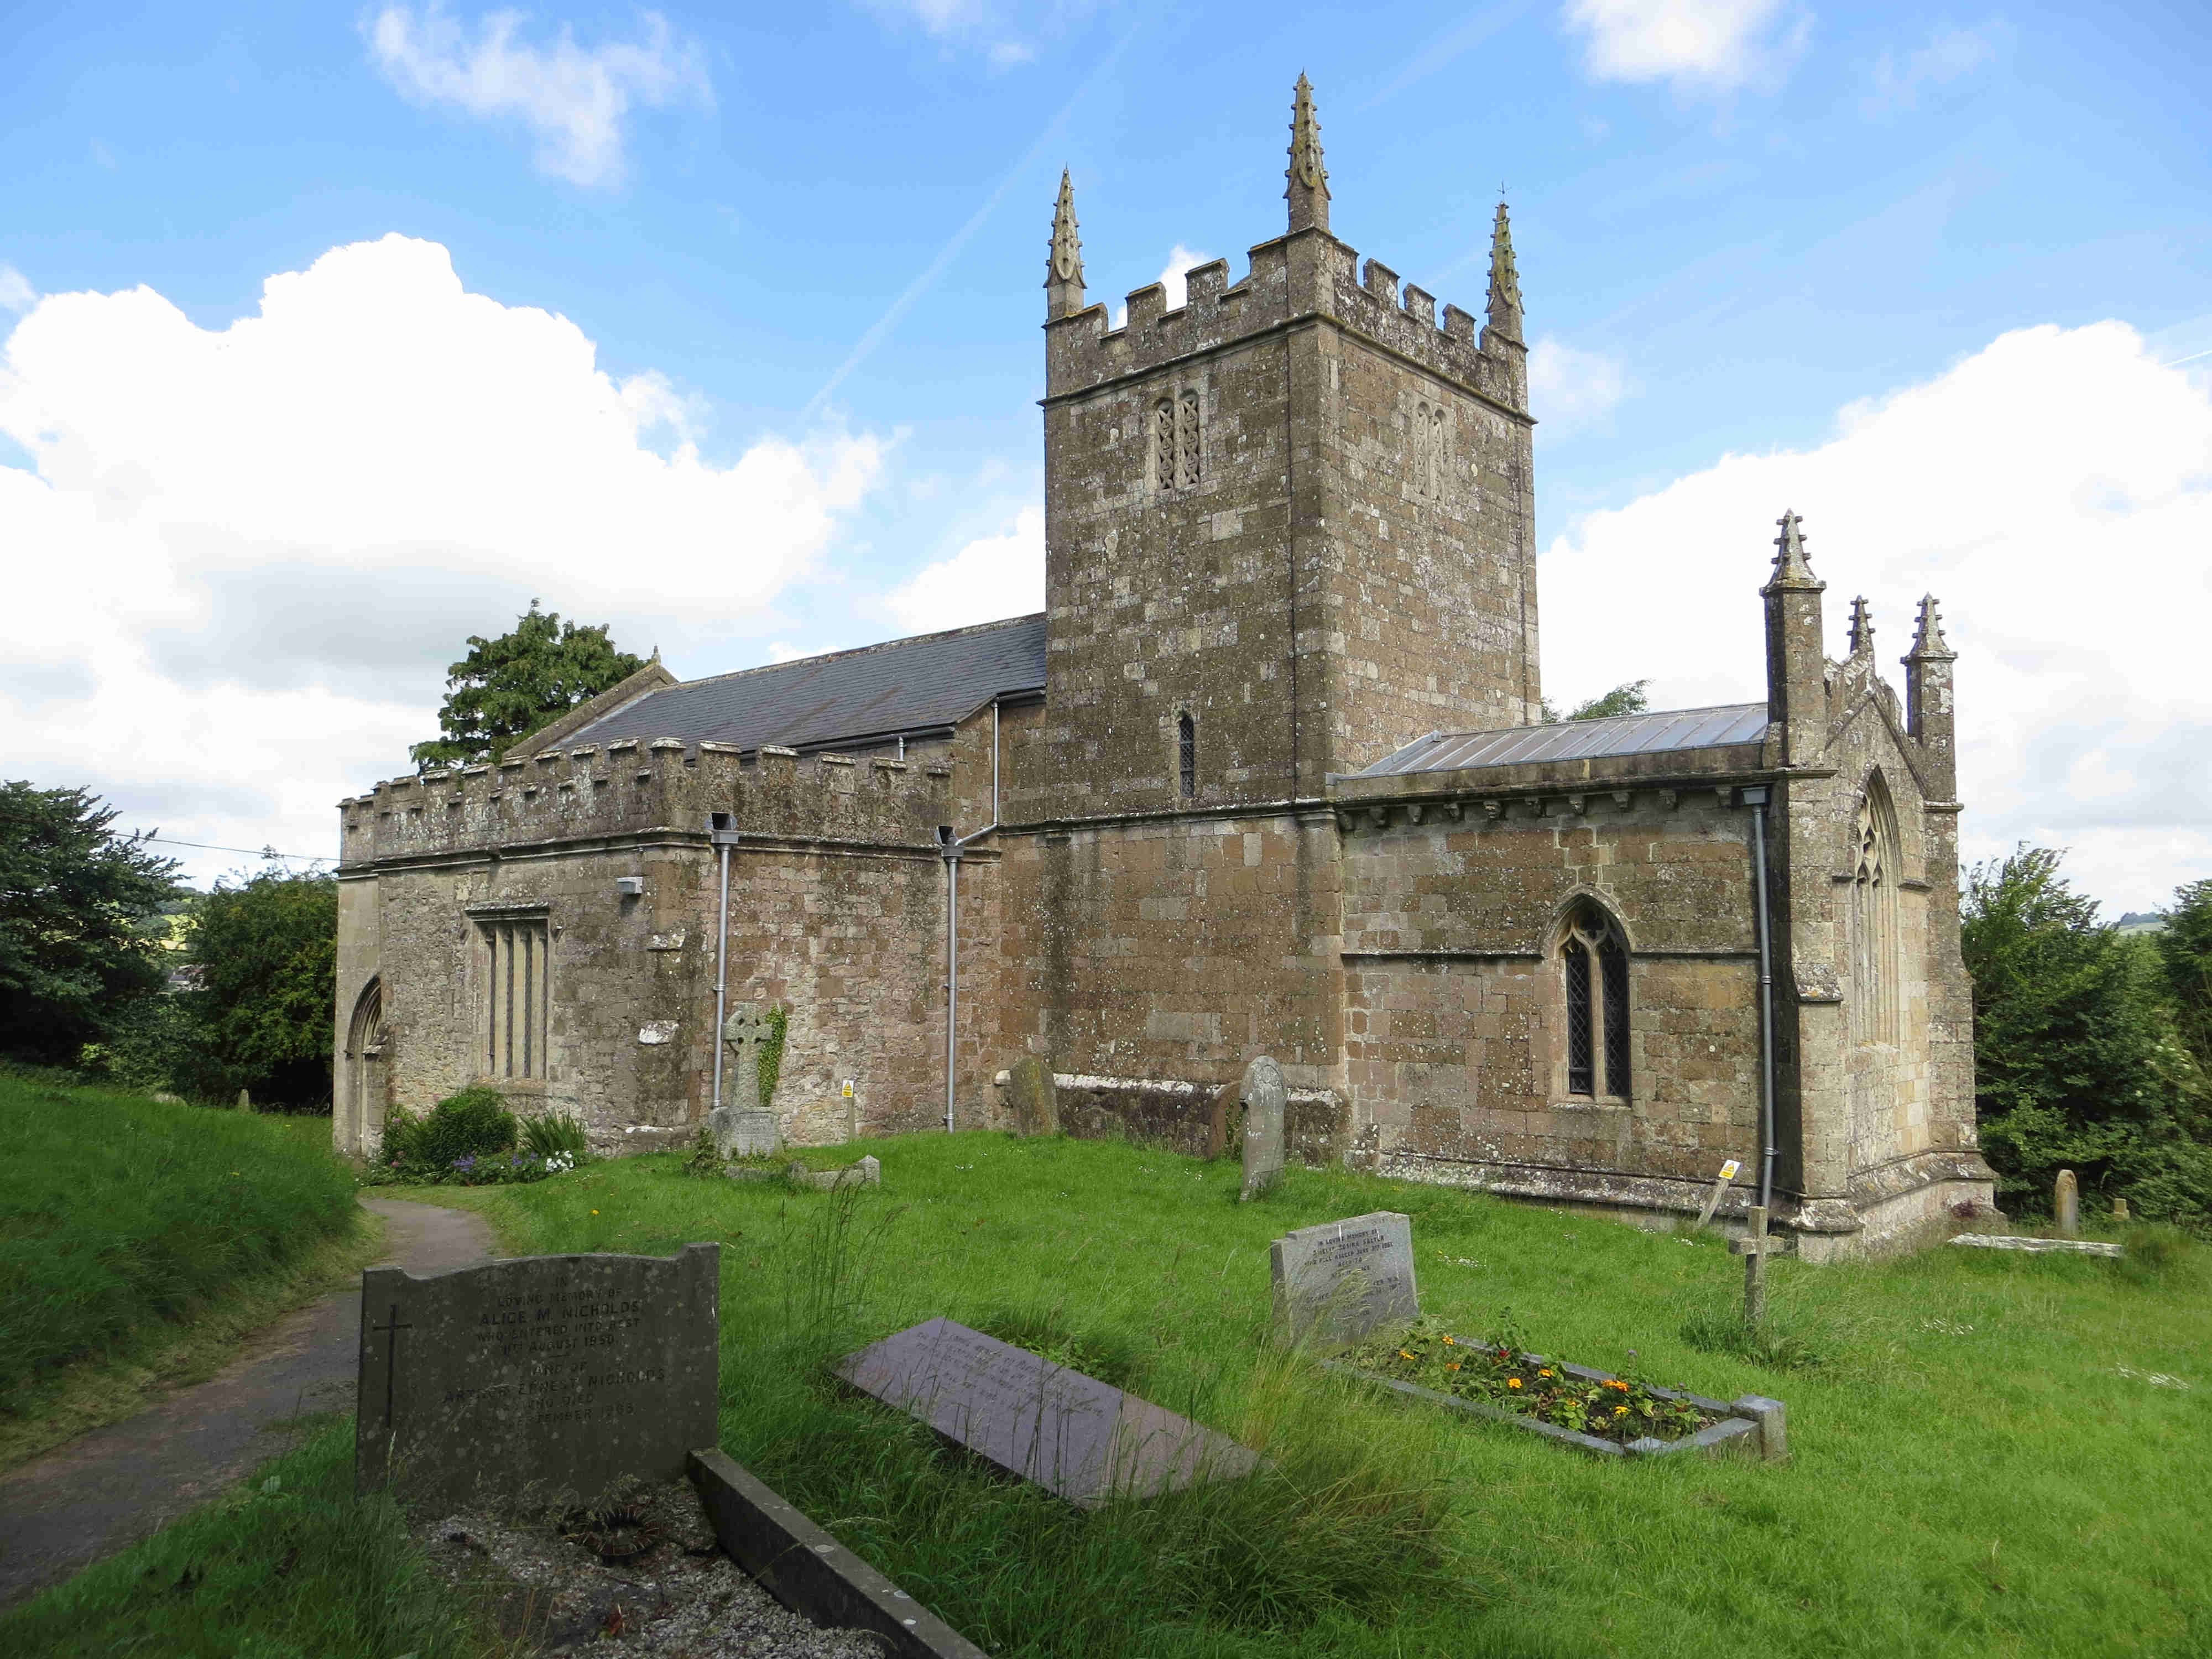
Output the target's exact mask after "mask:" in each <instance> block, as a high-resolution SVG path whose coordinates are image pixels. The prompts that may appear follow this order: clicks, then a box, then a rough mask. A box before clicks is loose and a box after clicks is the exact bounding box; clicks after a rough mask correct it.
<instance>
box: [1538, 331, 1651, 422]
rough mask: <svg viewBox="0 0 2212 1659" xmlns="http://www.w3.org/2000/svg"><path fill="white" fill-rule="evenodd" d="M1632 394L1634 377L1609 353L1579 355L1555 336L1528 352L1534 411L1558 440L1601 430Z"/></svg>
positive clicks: (1593, 352) (1543, 338)
mask: <svg viewBox="0 0 2212 1659" xmlns="http://www.w3.org/2000/svg"><path fill="white" fill-rule="evenodd" d="M1627 395H1628V374H1627V371H1626V369H1624V368H1622V367H1621V365H1620V361H1619V360H1618V359H1616V358H1613V357H1608V356H1606V355H1605V354H1604V353H1603V352H1599V351H1579V350H1577V349H1575V348H1574V347H1573V346H1571V345H1565V344H1563V343H1560V342H1559V340H1558V339H1557V338H1555V337H1553V336H1552V335H1549V334H1547V335H1545V336H1544V337H1542V338H1541V339H1539V340H1538V341H1537V342H1536V343H1535V345H1534V347H1533V348H1531V349H1530V350H1529V353H1528V407H1529V412H1530V413H1531V414H1533V415H1534V416H1535V417H1536V418H1537V420H1538V421H1539V422H1542V424H1541V425H1540V426H1539V427H1538V428H1536V430H1537V431H1538V432H1539V433H1540V434H1549V435H1552V436H1553V437H1563V436H1565V435H1567V434H1569V433H1571V432H1576V431H1579V430H1581V429H1583V428H1587V427H1591V426H1595V425H1597V424H1598V423H1599V422H1602V421H1603V420H1604V419H1605V417H1606V416H1608V415H1610V414H1612V413H1613V410H1614V409H1615V408H1616V407H1618V406H1619V404H1620V400H1621V399H1622V398H1626V396H1627Z"/></svg>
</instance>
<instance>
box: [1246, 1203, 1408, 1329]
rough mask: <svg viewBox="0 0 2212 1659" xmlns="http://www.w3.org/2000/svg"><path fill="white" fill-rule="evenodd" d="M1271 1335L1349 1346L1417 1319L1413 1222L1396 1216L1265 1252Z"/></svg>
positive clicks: (1288, 1237)
mask: <svg viewBox="0 0 2212 1659" xmlns="http://www.w3.org/2000/svg"><path fill="white" fill-rule="evenodd" d="M1268 1255H1269V1259H1270V1262H1271V1265H1272V1267H1273V1276H1274V1286H1275V1329H1276V1332H1277V1334H1278V1335H1279V1336H1281V1337H1282V1338H1284V1339H1285V1340H1290V1341H1310V1342H1312V1343H1314V1344H1316V1346H1322V1347H1332V1348H1346V1347H1350V1346H1352V1345H1353V1344H1354V1343H1357V1342H1360V1341H1364V1340H1365V1339H1366V1337H1367V1335H1368V1334H1369V1333H1370V1332H1371V1331H1373V1330H1375V1329H1376V1328H1378V1327H1383V1326H1389V1325H1402V1324H1406V1323H1408V1322H1411V1321H1413V1320H1414V1319H1417V1318H1419V1316H1420V1311H1421V1298H1420V1292H1419V1290H1418V1289H1417V1288H1416V1287H1415V1285H1414V1283H1413V1221H1412V1218H1409V1217H1407V1216H1402V1215H1400V1214H1399V1213H1398V1212H1395V1210H1377V1211H1376V1212H1374V1213H1372V1214H1370V1215H1356V1216H1353V1217H1352V1218H1350V1219H1349V1220H1346V1221H1327V1222H1323V1223H1322V1225H1320V1226H1318V1227H1300V1228H1299V1229H1297V1231H1295V1232H1288V1233H1285V1234H1284V1235H1283V1236H1282V1237H1280V1238H1279V1239H1277V1240H1276V1241H1275V1242H1274V1243H1273V1244H1272V1245H1271V1246H1269V1247H1268Z"/></svg>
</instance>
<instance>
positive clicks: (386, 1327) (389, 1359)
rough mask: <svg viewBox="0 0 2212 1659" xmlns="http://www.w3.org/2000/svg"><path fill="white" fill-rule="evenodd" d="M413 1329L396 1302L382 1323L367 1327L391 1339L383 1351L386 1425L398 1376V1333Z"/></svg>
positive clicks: (390, 1412) (389, 1416)
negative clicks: (401, 1315) (400, 1314)
mask: <svg viewBox="0 0 2212 1659" xmlns="http://www.w3.org/2000/svg"><path fill="white" fill-rule="evenodd" d="M369 1329H371V1330H372V1331H375V1332H377V1333H378V1334H380V1335H384V1336H388V1337H390V1338H391V1339H392V1341H391V1345H390V1346H388V1347H386V1349H385V1351H384V1420H385V1421H386V1423H390V1422H391V1421H392V1384H393V1383H395V1382H396V1381H397V1380H398V1375H399V1333H400V1332H402V1331H411V1330H413V1329H414V1327H413V1326H412V1325H410V1324H409V1323H407V1322H405V1321H404V1320H403V1319H401V1318H400V1316H399V1304H398V1303H397V1302H395V1303H393V1304H392V1305H391V1306H390V1307H389V1308H387V1309H386V1310H385V1315H384V1323H382V1324H381V1325H372V1326H370V1327H369Z"/></svg>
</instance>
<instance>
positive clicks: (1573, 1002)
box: [1559, 901, 1629, 1100]
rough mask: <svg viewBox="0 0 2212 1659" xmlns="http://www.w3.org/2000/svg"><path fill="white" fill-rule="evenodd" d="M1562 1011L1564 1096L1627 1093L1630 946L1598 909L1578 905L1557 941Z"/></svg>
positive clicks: (1621, 1097)
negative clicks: (1563, 1008)
mask: <svg viewBox="0 0 2212 1659" xmlns="http://www.w3.org/2000/svg"><path fill="white" fill-rule="evenodd" d="M1559 977H1560V982H1561V990H1562V991H1563V993H1564V998H1563V1000H1564V1003H1565V1012H1566V1033H1565V1035H1566V1060H1567V1064H1566V1073H1567V1074H1566V1091H1567V1093H1568V1094H1570V1095H1575V1096H1581V1097H1584V1098H1587V1099H1593V1100H1594V1099H1599V1098H1605V1099H1613V1100H1626V1099H1627V1098H1628V1094H1629V1052H1628V1030H1629V1026H1628V945H1627V941H1626V939H1623V938H1622V937H1621V933H1620V927H1619V926H1618V925H1617V924H1616V923H1615V922H1614V921H1613V918H1612V917H1610V916H1608V915H1606V913H1605V912H1604V911H1603V910H1602V909H1601V908H1599V907H1598V906H1596V905H1595V904H1592V903H1589V902H1587V901H1585V902H1583V903H1582V904H1579V905H1577V906H1576V908H1575V910H1574V913H1573V914H1572V915H1570V916H1569V917H1568V919H1567V926H1566V930H1565V933H1564V934H1563V935H1562V936H1561V938H1560V940H1559Z"/></svg>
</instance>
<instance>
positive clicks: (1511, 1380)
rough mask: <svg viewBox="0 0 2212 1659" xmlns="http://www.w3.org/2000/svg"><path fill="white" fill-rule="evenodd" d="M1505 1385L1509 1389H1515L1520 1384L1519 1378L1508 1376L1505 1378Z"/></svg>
mask: <svg viewBox="0 0 2212 1659" xmlns="http://www.w3.org/2000/svg"><path fill="white" fill-rule="evenodd" d="M1505 1386H1506V1387H1507V1388H1509V1389H1517V1388H1519V1387H1520V1386H1521V1379H1520V1378H1519V1377H1517V1376H1509V1377H1507V1378H1506V1379H1505Z"/></svg>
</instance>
